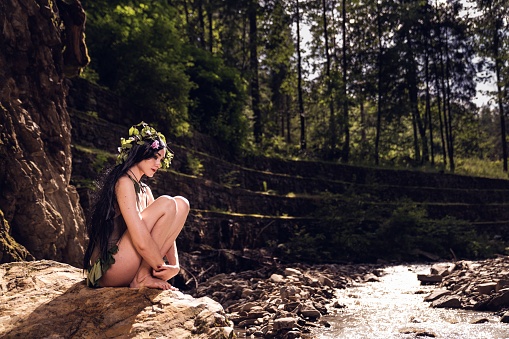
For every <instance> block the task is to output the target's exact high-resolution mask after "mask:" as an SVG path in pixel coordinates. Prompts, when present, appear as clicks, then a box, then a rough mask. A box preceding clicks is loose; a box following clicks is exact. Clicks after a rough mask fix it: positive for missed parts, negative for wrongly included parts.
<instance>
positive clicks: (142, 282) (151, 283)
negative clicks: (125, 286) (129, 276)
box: [129, 274, 178, 291]
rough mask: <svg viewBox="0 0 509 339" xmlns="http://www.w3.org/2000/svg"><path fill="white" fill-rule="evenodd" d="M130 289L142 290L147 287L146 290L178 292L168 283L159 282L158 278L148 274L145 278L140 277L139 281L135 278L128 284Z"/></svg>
mask: <svg viewBox="0 0 509 339" xmlns="http://www.w3.org/2000/svg"><path fill="white" fill-rule="evenodd" d="M129 287H130V288H142V287H148V288H156V289H160V290H164V291H166V290H172V291H178V289H177V288H176V287H173V286H172V285H171V284H170V283H168V282H167V281H165V280H161V279H159V278H155V277H153V276H151V275H150V274H147V275H146V276H144V277H142V278H141V279H137V278H136V277H135V278H134V279H133V281H131V283H130V284H129Z"/></svg>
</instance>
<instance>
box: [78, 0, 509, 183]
mask: <svg viewBox="0 0 509 339" xmlns="http://www.w3.org/2000/svg"><path fill="white" fill-rule="evenodd" d="M82 4H83V7H84V9H85V11H86V14H87V22H86V45H87V46H88V53H89V55H90V58H91V62H90V65H89V66H88V67H87V68H86V69H85V70H84V71H83V73H82V74H81V76H82V77H84V78H86V79H87V80H89V81H92V82H95V83H97V84H98V85H100V86H103V87H105V88H108V89H110V90H113V91H114V92H116V93H117V94H118V95H120V96H123V97H127V98H129V99H130V100H132V102H133V104H136V105H139V106H140V107H144V109H146V117H145V120H146V121H150V122H152V123H156V124H157V125H158V126H159V128H160V129H161V130H163V131H164V132H166V133H169V134H170V135H171V136H173V137H182V136H190V135H192V133H193V132H195V131H197V132H200V133H204V134H207V135H210V136H212V137H213V138H215V139H216V140H218V142H219V143H222V144H223V145H225V150H228V151H229V152H230V153H231V154H234V155H239V156H241V155H245V154H257V155H265V156H273V157H283V158H291V159H313V160H323V161H338V162H342V163H349V164H356V165H368V166H388V167H394V168H399V167H418V168H424V169H432V170H438V171H447V172H455V173H467V174H474V175H479V174H481V175H491V176H499V177H505V178H507V171H508V163H507V158H508V150H507V131H506V130H507V125H508V124H507V111H508V110H509V105H508V99H509V90H508V87H509V48H508V46H509V20H508V18H509V1H508V0H476V1H467V0H448V1H444V0H350V1H346V0H319V1H318V0H314V1H310V0H279V1H274V0H265V1H258V0H223V1H218V0H173V1H172V0H167V1H154V0H140V1H130V0H108V1H106V0H95V1H89V0H82ZM483 85H484V86H483ZM479 88H483V89H484V88H486V90H482V91H479ZM478 96H482V97H483V98H485V99H486V100H484V103H483V104H479V103H478V102H476V97H478ZM133 123H135V122H134V121H133Z"/></svg>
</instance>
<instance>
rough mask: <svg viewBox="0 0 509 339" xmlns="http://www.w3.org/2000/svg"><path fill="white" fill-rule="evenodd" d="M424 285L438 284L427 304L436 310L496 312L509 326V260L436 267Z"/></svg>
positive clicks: (500, 259)
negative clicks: (456, 309)
mask: <svg viewBox="0 0 509 339" xmlns="http://www.w3.org/2000/svg"><path fill="white" fill-rule="evenodd" d="M418 279H419V280H420V281H421V283H424V284H428V283H432V284H436V285H437V289H435V290H434V291H433V292H432V293H431V294H430V295H428V296H426V297H425V299H424V300H425V301H427V302H430V303H431V306H432V307H443V308H461V309H467V310H476V311H493V312H497V314H498V315H500V317H501V318H500V321H502V322H506V323H508V322H509V257H508V256H499V257H496V258H493V259H486V260H480V261H466V260H463V261H457V262H454V263H442V264H436V265H433V266H432V267H431V272H430V274H425V275H419V276H418Z"/></svg>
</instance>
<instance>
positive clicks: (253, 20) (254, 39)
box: [248, 0, 263, 144]
mask: <svg viewBox="0 0 509 339" xmlns="http://www.w3.org/2000/svg"><path fill="white" fill-rule="evenodd" d="M257 8H258V2H257V1H256V0H250V2H249V8H248V18H249V66H250V71H251V81H250V85H251V105H252V110H253V119H254V126H253V134H254V139H255V142H256V143H257V144H259V143H261V141H262V134H263V124H262V113H261V110H260V87H259V82H258V50H257V48H258V20H257V15H258V13H257V12H258V11H257Z"/></svg>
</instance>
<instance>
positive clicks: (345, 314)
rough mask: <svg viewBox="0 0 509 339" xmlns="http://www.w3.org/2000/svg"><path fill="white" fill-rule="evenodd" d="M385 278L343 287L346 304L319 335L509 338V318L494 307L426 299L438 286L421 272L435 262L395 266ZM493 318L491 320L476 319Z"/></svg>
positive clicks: (340, 295)
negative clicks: (459, 306)
mask: <svg viewBox="0 0 509 339" xmlns="http://www.w3.org/2000/svg"><path fill="white" fill-rule="evenodd" d="M385 271H386V275H384V276H382V277H381V278H380V282H369V283H366V284H362V285H359V286H358V287H352V288H348V289H342V290H338V291H337V297H338V301H339V303H340V304H342V305H345V307H344V308H340V309H338V310H337V312H336V314H335V315H333V316H327V317H324V318H323V319H325V320H327V321H328V322H329V323H330V324H331V325H332V326H331V327H330V328H328V329H320V330H317V332H315V333H314V334H315V335H316V336H315V337H316V338H319V339H331V338H334V339H339V338H341V339H342V338H345V339H357V338H358V339H365V338H426V337H433V336H434V337H435V338H447V339H456V338H458V339H459V338H461V339H502V338H504V339H506V338H509V324H506V323H501V322H500V317H499V316H496V315H494V314H493V313H490V312H474V311H465V310H451V309H443V308H432V307H430V304H429V303H427V302H424V301H423V299H424V297H425V296H426V295H428V293H429V292H431V291H432V290H433V289H434V288H435V287H434V286H429V285H427V286H425V285H421V284H420V282H419V281H418V280H417V274H418V273H425V274H427V273H429V272H430V267H429V266H425V265H417V266H393V267H389V268H387V269H386V270H385ZM480 319H487V320H488V322H485V323H480V324H474V323H473V322H474V321H477V320H480Z"/></svg>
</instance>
